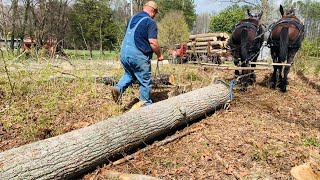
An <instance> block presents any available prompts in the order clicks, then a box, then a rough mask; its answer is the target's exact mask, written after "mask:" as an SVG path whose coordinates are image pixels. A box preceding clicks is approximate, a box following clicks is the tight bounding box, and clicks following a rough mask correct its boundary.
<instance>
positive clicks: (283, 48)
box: [279, 27, 289, 62]
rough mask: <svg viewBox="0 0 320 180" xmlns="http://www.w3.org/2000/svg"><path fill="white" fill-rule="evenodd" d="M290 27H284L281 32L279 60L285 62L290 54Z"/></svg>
mask: <svg viewBox="0 0 320 180" xmlns="http://www.w3.org/2000/svg"><path fill="white" fill-rule="evenodd" d="M288 31H289V29H288V27H283V28H282V29H281V32H280V53H279V61H280V62H284V61H285V60H286V59H287V56H288V45H289V37H288Z"/></svg>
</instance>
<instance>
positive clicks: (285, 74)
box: [281, 49, 298, 92]
mask: <svg viewBox="0 0 320 180" xmlns="http://www.w3.org/2000/svg"><path fill="white" fill-rule="evenodd" d="M297 52H298V49H289V52H288V62H287V63H288V64H293V62H294V57H295V56H296V54H297ZM290 67H291V66H286V67H285V68H284V72H283V82H282V86H281V91H282V92H286V91H287V85H288V84H289V83H288V74H289V71H290Z"/></svg>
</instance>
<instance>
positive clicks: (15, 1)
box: [10, 0, 18, 53]
mask: <svg viewBox="0 0 320 180" xmlns="http://www.w3.org/2000/svg"><path fill="white" fill-rule="evenodd" d="M17 11H18V0H12V16H11V18H12V30H11V42H10V48H11V51H12V53H13V51H14V41H15V35H16V19H17Z"/></svg>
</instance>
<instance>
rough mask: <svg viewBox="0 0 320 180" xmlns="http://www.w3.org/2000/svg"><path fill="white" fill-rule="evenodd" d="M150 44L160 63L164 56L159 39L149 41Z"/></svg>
mask: <svg viewBox="0 0 320 180" xmlns="http://www.w3.org/2000/svg"><path fill="white" fill-rule="evenodd" d="M149 43H150V46H151V49H152V50H153V52H154V53H155V54H156V55H157V58H158V60H159V61H162V60H163V56H162V54H161V49H160V46H159V43H158V39H149Z"/></svg>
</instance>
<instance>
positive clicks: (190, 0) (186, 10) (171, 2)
mask: <svg viewBox="0 0 320 180" xmlns="http://www.w3.org/2000/svg"><path fill="white" fill-rule="evenodd" d="M157 3H158V5H159V11H160V14H159V15H158V17H157V18H158V19H162V18H163V17H164V16H165V15H166V14H167V13H168V12H170V11H173V10H177V11H183V15H184V17H185V20H186V22H187V24H188V28H189V30H191V29H192V28H193V25H194V22H195V20H196V18H197V14H196V10H195V7H196V6H195V4H194V0H161V1H160V0H158V1H157ZM176 20H177V21H178V18H176Z"/></svg>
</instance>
